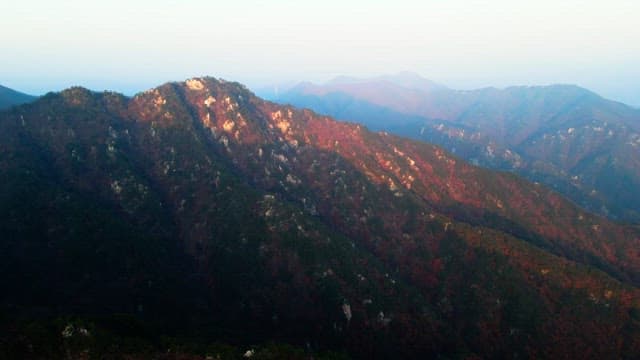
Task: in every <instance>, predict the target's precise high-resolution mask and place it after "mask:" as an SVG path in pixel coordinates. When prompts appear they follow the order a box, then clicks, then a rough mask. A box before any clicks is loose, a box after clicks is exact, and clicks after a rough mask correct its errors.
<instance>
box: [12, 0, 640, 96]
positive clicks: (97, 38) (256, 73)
mask: <svg viewBox="0 0 640 360" xmlns="http://www.w3.org/2000/svg"><path fill="white" fill-rule="evenodd" d="M0 45H1V49H2V50H1V51H2V53H1V56H0V84H3V85H6V86H9V87H13V88H16V89H18V90H22V91H26V92H30V93H34V94H39V93H42V92H45V91H48V90H59V89H61V88H64V87H68V86H70V85H76V84H77V85H83V86H87V87H89V88H92V89H95V90H102V89H112V90H118V91H122V92H125V93H127V94H132V93H135V92H137V91H140V90H144V89H146V88H149V87H152V86H155V85H158V84H160V83H163V82H166V81H169V80H183V79H185V78H188V77H191V76H198V75H212V76H216V77H223V78H226V79H230V80H237V81H240V82H244V83H246V84H247V85H249V86H253V87H258V86H263V85H266V84H271V83H279V82H286V81H296V80H311V81H316V82H322V81H326V80H328V79H330V78H332V77H334V76H337V75H352V76H360V77H364V76H373V75H380V74H386V73H395V72H399V71H405V70H407V71H414V72H417V73H420V74H421V75H423V76H425V77H427V78H430V79H432V80H435V81H438V82H441V83H443V84H445V85H448V86H450V87H454V88H474V87H481V86H489V85H493V86H499V87H502V86H507V85H528V84H532V85H533V84H549V83H575V84H578V85H581V86H585V87H588V88H590V89H592V90H594V91H596V92H598V93H600V94H602V95H604V96H606V97H609V98H613V99H616V100H620V101H623V102H627V103H630V104H632V105H636V106H640V1H638V0H607V1H593V0H581V1H574V0H553V1H552V0H536V1H519V0H495V1H474V0H464V1H463V0H438V1H436V0H420V1H409V0H392V1H379V0H340V1H337V0H324V1H313V2H306V1H302V0H270V1H258V0H227V1H217V0H207V1H200V0H192V1H189V0H183V1H173V0H154V1H147V0H127V1H124V0H109V1H92V0H19V1H18V0H6V1H2V4H0Z"/></svg>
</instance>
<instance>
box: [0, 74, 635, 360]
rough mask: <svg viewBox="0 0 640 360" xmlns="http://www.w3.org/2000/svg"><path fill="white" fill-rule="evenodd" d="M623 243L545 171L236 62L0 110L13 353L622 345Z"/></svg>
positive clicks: (524, 352) (607, 351)
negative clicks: (394, 129)
mask: <svg viewBox="0 0 640 360" xmlns="http://www.w3.org/2000/svg"><path fill="white" fill-rule="evenodd" d="M638 249H640V230H639V229H638V228H636V227H631V226H624V225H620V224H617V223H614V222H612V221H610V220H608V219H606V218H603V217H599V216H597V215H593V214H591V213H589V212H586V211H585V210H582V209H581V208H579V207H577V206H576V205H575V204H574V203H572V202H570V201H568V200H567V199H565V198H564V197H563V196H561V195H559V194H558V193H556V192H554V191H553V190H550V189H548V188H546V187H544V186H543V185H540V184H536V183H530V182H527V181H525V180H523V179H521V178H519V177H517V176H515V175H512V174H509V173H504V172H496V171H490V170H486V169H482V168H479V167H476V166H473V165H470V164H469V163H467V162H465V161H463V160H461V159H459V158H457V157H455V156H453V155H452V154H451V153H449V152H447V151H445V150H443V149H442V148H440V147H437V146H434V145H430V144H426V143H423V142H418V141H413V140H408V139H405V138H401V137H397V136H394V135H390V134H387V133H384V132H381V133H376V132H372V131H369V130H367V128H365V127H363V126H362V125H358V124H354V123H346V122H338V121H335V120H334V119H332V118H329V117H327V116H322V115H318V114H316V113H314V112H312V111H310V110H300V109H297V108H294V107H291V106H283V105H277V104H275V103H271V102H268V101H264V100H262V99H260V98H258V97H256V96H255V95H253V94H252V93H251V92H250V91H248V90H247V89H246V88H245V87H244V86H242V85H240V84H238V83H234V82H227V81H223V80H217V79H214V78H194V79H190V80H187V81H185V82H180V83H168V84H164V85H162V86H159V87H157V88H155V89H152V90H148V91H146V92H144V93H141V94H138V95H136V96H135V97H133V98H127V97H125V96H122V95H120V94H116V93H111V92H104V93H95V92H91V91H89V90H86V89H83V88H71V89H68V90H65V91H63V92H60V93H50V94H47V95H45V96H43V97H41V98H40V99H38V100H37V101H35V102H34V103H31V104H26V105H22V106H18V107H13V108H11V109H9V110H6V111H5V112H2V113H0V267H1V268H0V284H2V288H3V291H2V293H1V294H0V306H1V307H0V329H1V331H0V356H4V357H8V358H12V357H13V358H15V357H25V358H52V357H53V358H55V357H60V358H63V357H71V358H75V357H77V358H81V357H91V356H95V357H99V356H106V355H105V354H107V355H109V356H112V357H115V358H117V357H125V356H129V358H132V357H133V358H135V357H136V356H139V357H145V356H150V357H157V358H159V357H160V356H159V355H158V354H165V355H162V356H168V355H166V354H167V352H169V353H171V351H178V350H179V349H182V350H180V351H182V352H183V353H185V354H189V356H191V357H192V358H200V357H202V358H204V357H205V356H216V354H218V355H219V356H223V357H224V355H220V354H228V357H229V358H233V357H238V358H240V357H242V356H245V357H252V356H254V354H255V357H256V358H260V357H259V356H260V354H262V356H264V358H268V355H269V354H271V355H273V354H277V351H283V352H285V353H286V354H289V355H286V356H287V357H289V358H309V357H315V358H323V357H326V358H330V357H331V358H348V357H350V358H362V359H370V358H414V359H415V358H429V357H433V358H437V357H440V358H462V359H465V358H466V359H475V358H536V359H539V358H593V359H601V358H633V357H636V356H637V355H638V354H640V340H639V339H640V292H639V291H638V286H640V253H639V250H638ZM216 344H217V345H216ZM220 344H227V345H224V346H223V345H220ZM264 344H272V345H269V346H267V345H264ZM273 344H275V345H273ZM225 346H226V347H225ZM252 346H254V347H255V346H266V347H263V348H261V349H263V350H262V352H260V351H257V352H255V353H254V352H253V351H254V350H252V349H253V348H252ZM176 349H178V350H176ZM221 349H223V350H224V349H226V350H225V351H228V352H227V353H224V351H223V350H221ZM229 349H231V350H229ZM233 349H237V351H236V352H234V350H233ZM247 349H249V350H247ZM274 349H276V350H274ZM283 349H284V350H283ZM245 350H246V352H245ZM270 351H271V352H270ZM140 354H142V355H140ZM144 354H147V355H144ZM149 354H155V355H149ZM247 354H248V355H247ZM184 356H187V355H184ZM274 356H277V355H274ZM281 357H282V356H281ZM272 358H273V357H272Z"/></svg>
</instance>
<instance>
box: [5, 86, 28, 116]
mask: <svg viewBox="0 0 640 360" xmlns="http://www.w3.org/2000/svg"><path fill="white" fill-rule="evenodd" d="M35 99H36V97H35V96H31V95H27V94H23V93H21V92H18V91H15V90H12V89H9V88H7V87H4V86H2V85H0V110H2V109H6V108H9V107H11V106H14V105H21V104H25V103H28V102H31V101H33V100H35Z"/></svg>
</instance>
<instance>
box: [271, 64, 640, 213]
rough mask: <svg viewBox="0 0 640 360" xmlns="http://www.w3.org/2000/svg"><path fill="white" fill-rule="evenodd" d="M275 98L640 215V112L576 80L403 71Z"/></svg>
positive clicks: (604, 209)
mask: <svg viewBox="0 0 640 360" xmlns="http://www.w3.org/2000/svg"><path fill="white" fill-rule="evenodd" d="M271 99H273V100H275V101H278V102H281V103H287V104H292V105H295V106H298V107H305V108H310V109H313V110H315V111H317V112H319V113H322V114H327V115H330V116H333V117H335V118H338V119H343V120H347V121H354V122H358V123H361V124H363V125H366V126H367V127H369V128H371V129H372V130H381V131H388V132H391V133H395V134H398V135H402V136H408V137H411V138H414V139H418V140H422V141H426V142H429V143H433V144H437V145H440V146H442V147H444V148H445V149H447V150H448V151H449V152H451V153H453V154H455V155H456V156H459V157H461V158H463V159H465V160H467V161H469V162H472V163H474V164H478V165H481V166H484V167H488V168H491V169H496V170H505V171H511V172H514V173H517V174H519V175H521V176H524V177H526V178H528V179H529V180H531V181H534V182H540V183H543V184H545V185H547V186H550V187H552V188H554V189H555V190H557V191H559V192H561V193H562V194H563V195H565V196H567V197H568V198H570V199H571V200H572V201H574V202H576V203H577V204H579V205H580V206H582V207H585V208H587V209H589V210H590V211H593V212H596V213H599V214H602V215H605V216H608V217H610V218H612V219H617V220H621V221H627V222H634V223H637V222H638V221H640V192H638V191H637V190H636V189H638V188H639V187H640V162H638V159H640V156H638V155H639V151H640V110H638V109H634V108H631V107H629V106H626V105H624V104H621V103H617V102H614V101H610V100H607V99H604V98H602V97H600V96H599V95H597V94H595V93H593V92H591V91H589V90H586V89H584V88H580V87H577V86H573V85H551V86H515V87H508V88H505V89H497V88H483V89H478V90H468V91H460V90H453V89H449V88H447V87H445V86H443V85H439V84H436V83H434V82H431V81H429V80H426V79H423V78H421V77H419V76H418V75H416V74H411V73H401V74H398V75H395V76H383V77H378V78H372V79H355V78H346V77H341V78H337V79H335V80H333V81H330V82H328V83H327V84H324V85H314V84H311V83H301V84H299V85H298V86H295V87H293V88H291V89H289V90H288V91H286V92H284V93H281V94H279V95H278V96H272V97H271Z"/></svg>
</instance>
